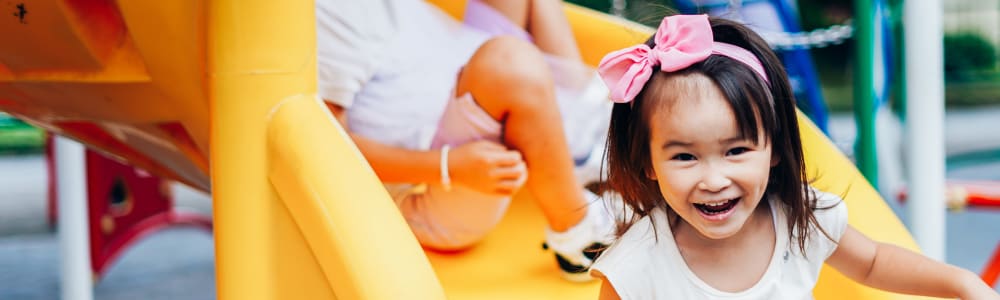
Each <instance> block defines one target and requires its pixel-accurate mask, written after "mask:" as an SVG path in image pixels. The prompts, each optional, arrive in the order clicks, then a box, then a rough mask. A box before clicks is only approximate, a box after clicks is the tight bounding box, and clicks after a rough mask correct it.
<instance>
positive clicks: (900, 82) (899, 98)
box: [889, 0, 906, 123]
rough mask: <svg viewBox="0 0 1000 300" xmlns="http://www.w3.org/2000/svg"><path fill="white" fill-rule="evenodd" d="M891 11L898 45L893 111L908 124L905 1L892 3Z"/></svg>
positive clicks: (893, 88)
mask: <svg viewBox="0 0 1000 300" xmlns="http://www.w3.org/2000/svg"><path fill="white" fill-rule="evenodd" d="M889 5H890V11H892V20H891V22H889V23H890V24H892V34H893V37H895V42H896V45H895V47H893V49H895V50H896V53H894V54H895V59H894V60H893V61H892V64H893V66H895V67H894V68H893V70H892V72H893V75H896V77H895V80H893V82H892V94H893V95H894V96H895V97H893V101H892V111H893V112H895V113H896V117H899V120H901V121H902V122H904V123H905V122H906V64H905V63H904V62H905V59H904V58H905V57H906V56H905V55H906V47H904V46H903V45H906V37H905V34H904V33H905V32H904V30H906V28H905V27H903V18H902V15H903V0H894V1H890V4H889Z"/></svg>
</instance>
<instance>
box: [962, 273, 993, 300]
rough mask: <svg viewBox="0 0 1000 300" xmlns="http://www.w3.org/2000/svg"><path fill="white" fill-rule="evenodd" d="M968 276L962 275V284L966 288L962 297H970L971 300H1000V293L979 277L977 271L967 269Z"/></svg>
mask: <svg viewBox="0 0 1000 300" xmlns="http://www.w3.org/2000/svg"><path fill="white" fill-rule="evenodd" d="M965 272H966V274H967V275H966V276H963V277H961V278H962V279H963V280H962V284H961V285H962V286H964V287H965V288H964V290H963V291H962V293H961V296H960V297H959V298H960V299H970V300H982V299H985V300H1000V294H997V292H996V291H995V290H993V288H991V287H990V286H988V285H986V283H984V282H983V280H982V279H979V276H977V275H976V274H975V273H972V272H969V271H968V270H965Z"/></svg>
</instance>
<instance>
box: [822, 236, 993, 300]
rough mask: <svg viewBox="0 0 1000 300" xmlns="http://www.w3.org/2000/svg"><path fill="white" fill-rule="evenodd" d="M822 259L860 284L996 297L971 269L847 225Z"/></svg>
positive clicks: (899, 290) (910, 291)
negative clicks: (828, 254)
mask: <svg viewBox="0 0 1000 300" xmlns="http://www.w3.org/2000/svg"><path fill="white" fill-rule="evenodd" d="M826 263H827V264H829V265H830V266H832V267H834V268H836V269H837V270H838V271H840V272H841V273H843V274H844V275H846V276H847V277H850V278H851V279H853V280H855V281H857V282H860V283H862V284H864V285H867V286H870V287H873V288H877V289H881V290H886V291H891V292H897V293H905V294H916V295H924V296H933V297H947V298H956V297H958V298H962V299H1000V295H997V293H996V292H995V291H993V290H992V289H990V288H989V287H988V286H987V285H986V284H985V283H983V281H982V280H980V279H979V277H977V276H976V275H975V274H973V273H972V272H970V271H968V270H965V269H961V268H958V267H955V266H952V265H949V264H945V263H941V262H938V261H935V260H932V259H930V258H927V257H925V256H922V255H920V254H917V253H914V252H912V251H909V250H906V249H903V248H900V247H897V246H895V245H890V244H885V243H879V242H875V241H872V240H871V239H869V238H868V237H866V236H865V235H864V234H862V233H860V232H858V231H857V230H855V229H854V227H851V226H848V227H847V230H846V231H844V235H843V236H842V237H841V238H840V242H839V245H838V246H837V250H836V251H834V252H833V254H832V255H831V256H830V258H828V259H827V260H826Z"/></svg>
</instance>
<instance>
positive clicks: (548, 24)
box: [480, 0, 580, 61]
mask: <svg viewBox="0 0 1000 300" xmlns="http://www.w3.org/2000/svg"><path fill="white" fill-rule="evenodd" d="M480 1H482V2H483V3H486V4H487V5H489V6H491V7H493V9H495V10H497V11H498V12H500V13H501V14H503V15H504V16H506V17H507V19H510V20H511V22H513V23H514V24H515V25H518V26H521V28H524V30H526V31H528V33H530V34H531V36H532V38H533V39H534V40H535V45H536V46H538V48H539V49H542V51H543V52H545V53H549V54H552V55H555V56H559V57H562V58H565V59H569V60H572V61H579V60H580V51H579V49H577V48H576V40H575V39H574V38H573V31H572V29H571V28H570V27H569V23H568V22H567V21H566V15H565V14H564V13H563V6H562V1H559V0H480Z"/></svg>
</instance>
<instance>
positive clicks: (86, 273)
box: [50, 136, 94, 300]
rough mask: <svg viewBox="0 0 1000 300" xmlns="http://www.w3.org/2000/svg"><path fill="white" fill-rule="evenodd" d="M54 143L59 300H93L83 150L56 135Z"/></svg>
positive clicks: (78, 145)
mask: <svg viewBox="0 0 1000 300" xmlns="http://www.w3.org/2000/svg"><path fill="white" fill-rule="evenodd" d="M54 142H55V157H56V159H55V163H56V168H55V170H56V174H55V175H54V176H56V191H57V192H56V193H57V196H58V199H57V201H58V208H59V219H58V221H57V222H59V223H58V225H57V226H58V227H57V228H58V232H59V255H60V258H61V259H62V261H61V267H60V270H59V271H60V273H61V281H62V285H61V286H60V289H61V292H62V299H63V300H91V299H93V298H94V295H93V282H92V279H93V278H92V276H93V274H92V273H93V271H92V270H91V268H90V235H89V234H88V233H87V228H88V225H87V174H86V162H85V161H84V158H85V156H84V148H83V145H81V144H80V143H77V142H75V141H73V140H70V139H67V138H64V137H61V136H57V137H56V138H55V139H54ZM50 176H53V175H50Z"/></svg>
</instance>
